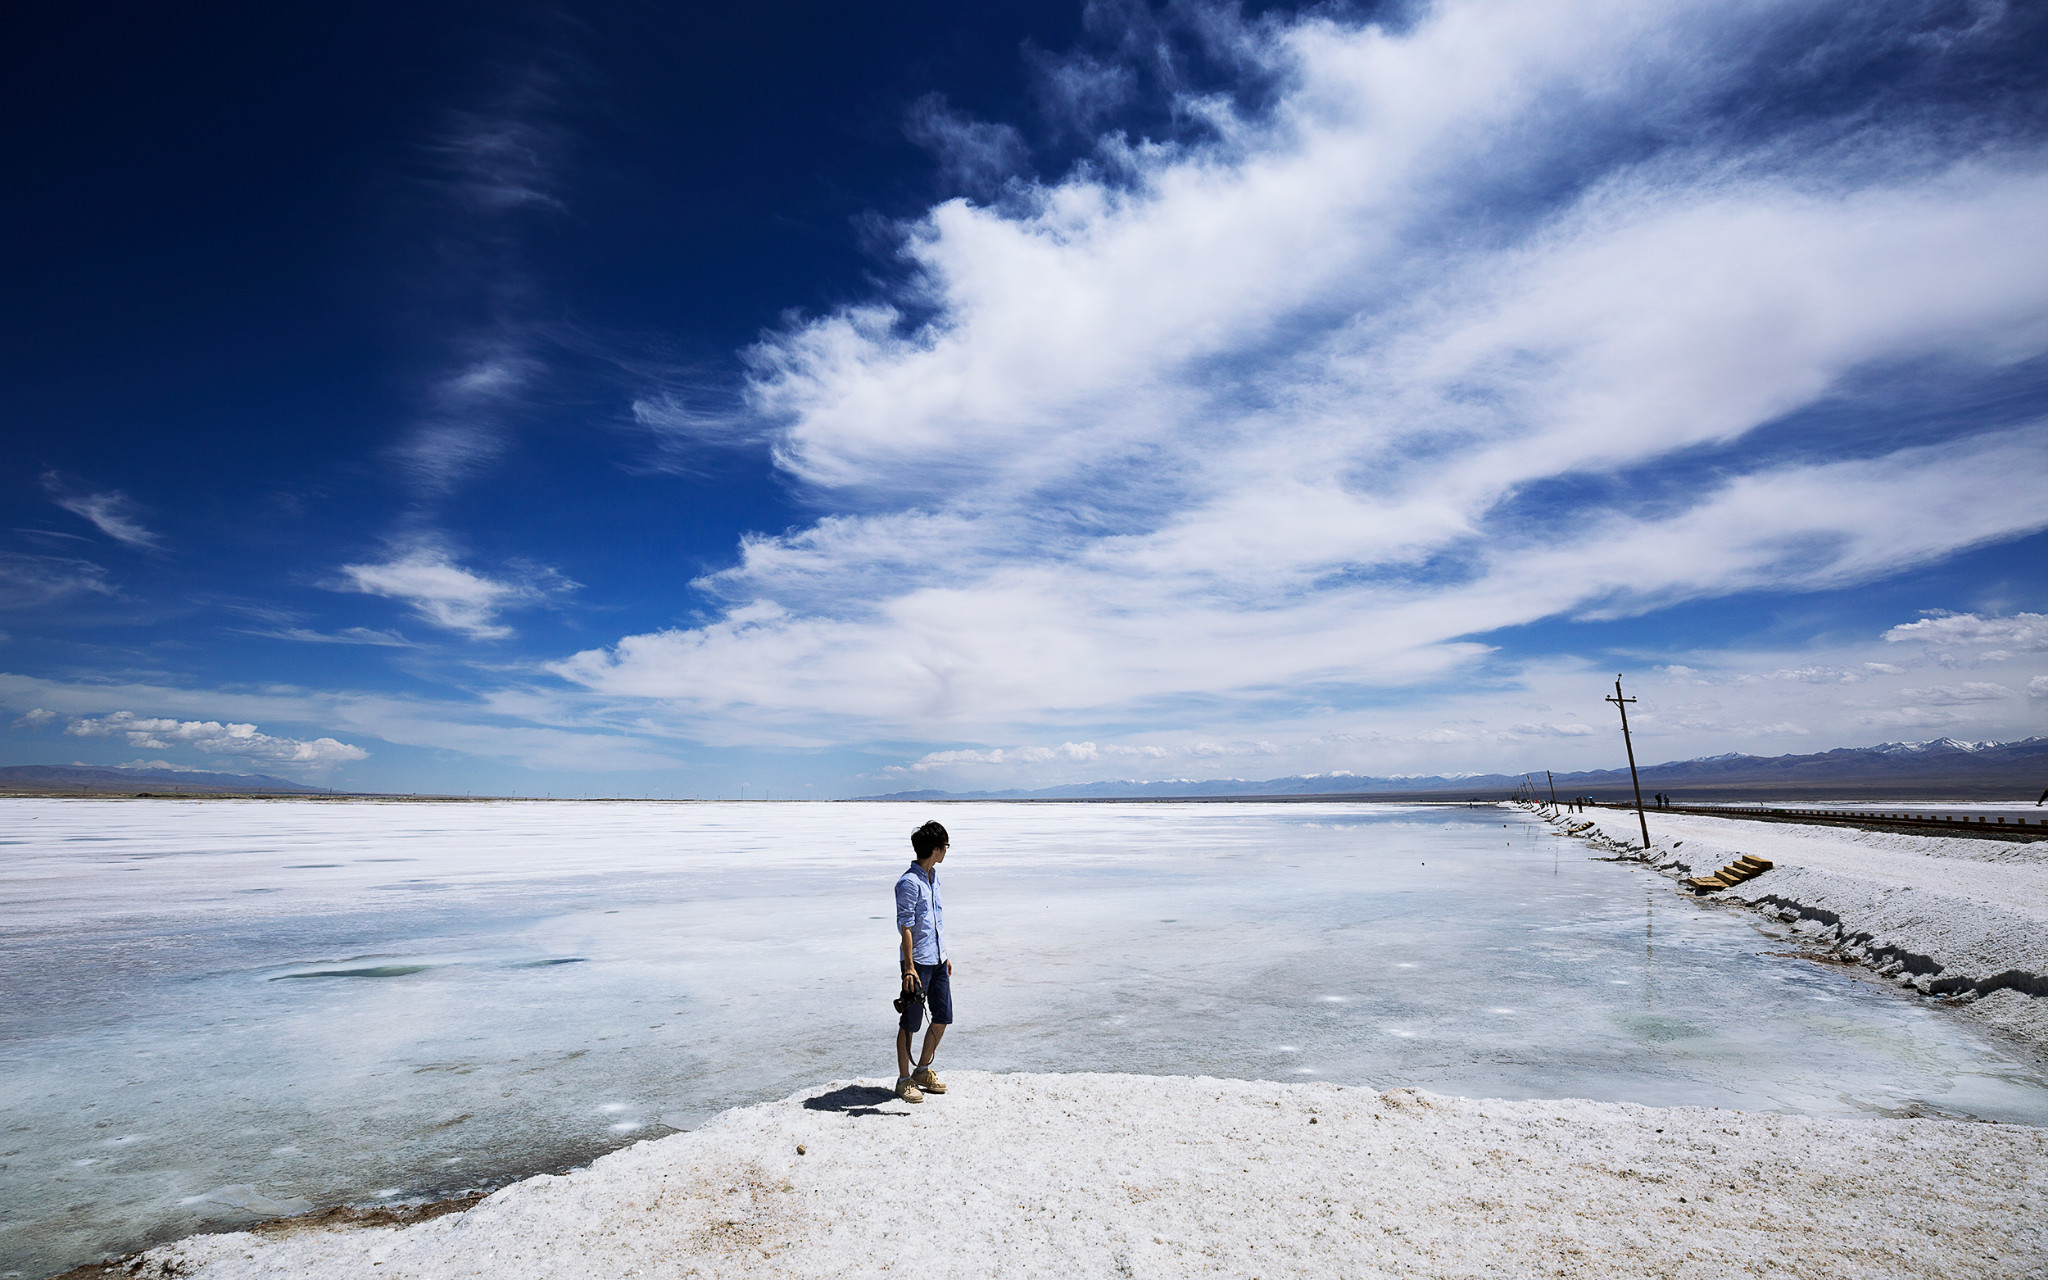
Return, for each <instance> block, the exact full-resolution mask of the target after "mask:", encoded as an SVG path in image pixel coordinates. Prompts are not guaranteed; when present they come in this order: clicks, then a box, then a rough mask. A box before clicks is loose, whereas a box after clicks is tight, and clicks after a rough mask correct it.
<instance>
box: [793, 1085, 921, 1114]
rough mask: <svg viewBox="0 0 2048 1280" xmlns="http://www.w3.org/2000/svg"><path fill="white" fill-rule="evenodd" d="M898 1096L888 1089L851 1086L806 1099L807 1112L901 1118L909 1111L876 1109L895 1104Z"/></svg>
mask: <svg viewBox="0 0 2048 1280" xmlns="http://www.w3.org/2000/svg"><path fill="white" fill-rule="evenodd" d="M895 1100H896V1095H895V1093H894V1092H892V1091H891V1090H888V1089H883V1088H880V1087H879V1086H876V1085H871V1084H850V1085H847V1086H845V1087H844V1088H839V1089H834V1090H832V1092H830V1093H821V1094H819V1095H818V1096H817V1097H815V1098H805V1099H804V1110H806V1111H837V1112H839V1113H840V1114H841V1115H848V1116H901V1115H908V1114H910V1113H909V1112H907V1111H878V1110H876V1109H875V1108H876V1107H877V1106H879V1105H880V1104H881V1103H884V1102H894V1101H895Z"/></svg>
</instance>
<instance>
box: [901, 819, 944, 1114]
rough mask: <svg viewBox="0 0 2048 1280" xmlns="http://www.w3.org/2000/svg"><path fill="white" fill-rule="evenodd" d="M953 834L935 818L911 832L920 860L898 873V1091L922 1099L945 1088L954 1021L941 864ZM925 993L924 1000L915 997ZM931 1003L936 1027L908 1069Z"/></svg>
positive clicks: (909, 1099)
mask: <svg viewBox="0 0 2048 1280" xmlns="http://www.w3.org/2000/svg"><path fill="white" fill-rule="evenodd" d="M949 843H950V837H948V836H947V835H946V829H945V828H944V827H942V826H940V825H939V824H938V823H936V822H927V823H925V824H924V825H923V826H921V827H919V828H918V829H917V830H915V831H913V832H911V833H910V847H911V850H912V851H913V852H914V853H916V855H917V861H916V862H913V863H911V864H910V867H909V869H908V870H906V871H905V872H904V873H903V874H902V875H900V876H898V877H897V878H896V932H897V934H898V940H899V942H900V943H901V950H902V957H901V958H902V961H903V997H904V998H903V1018H902V1020H901V1021H900V1022H899V1023H898V1024H897V1027H896V1096H897V1097H899V1098H901V1099H903V1100H904V1101H905V1102H923V1101H924V1095H925V1094H927V1093H944V1092H945V1091H946V1085H945V1082H944V1081H942V1080H940V1079H939V1077H938V1076H937V1075H936V1074H935V1073H934V1072H933V1071H932V1055H933V1054H936V1053H937V1052H938V1051H939V1041H941V1040H943V1039H945V1037H946V1028H947V1027H950V1026H952V1025H953V962H952V961H951V960H949V959H947V958H946V943H945V928H946V912H945V908H944V907H942V906H940V905H939V864H940V863H941V862H944V861H945V860H946V846H947V844H949ZM920 994H922V995H923V997H924V998H923V999H921V1000H920V999H918V998H917V997H918V996H919V995H920ZM927 1003H929V1004H930V1005H931V1008H932V1028H931V1030H929V1031H927V1032H925V1033H924V1051H923V1052H922V1053H920V1054H918V1056H917V1070H916V1071H915V1072H913V1071H912V1070H911V1069H910V1038H911V1036H913V1035H914V1034H916V1032H917V1025H918V1023H919V1022H920V1021H922V1020H923V1017H924V1006H925V1005H926V1004H927Z"/></svg>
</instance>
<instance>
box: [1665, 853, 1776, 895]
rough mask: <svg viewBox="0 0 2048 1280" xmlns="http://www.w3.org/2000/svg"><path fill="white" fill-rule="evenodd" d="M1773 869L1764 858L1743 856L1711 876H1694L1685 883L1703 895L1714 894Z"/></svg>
mask: <svg viewBox="0 0 2048 1280" xmlns="http://www.w3.org/2000/svg"><path fill="white" fill-rule="evenodd" d="M1770 869H1771V864H1770V863H1769V862H1767V861H1765V860H1764V859H1762V858H1754V857H1751V856H1750V855H1749V854H1746V853H1745V854H1743V855H1742V856H1741V857H1739V858H1737V859H1736V860H1735V861H1733V862H1731V863H1729V864H1728V865H1727V866H1725V867H1723V868H1721V869H1720V870H1719V871H1716V872H1715V873H1714V874H1712V875H1709V876H1694V877H1693V878H1692V879H1690V880H1687V881H1686V882H1685V883H1686V884H1688V885H1691V886H1692V887H1693V888H1695V889H1697V890H1699V891H1700V892H1701V893H1712V892H1713V891H1714V890H1716V889H1732V888H1734V887H1735V886H1736V885H1738V884H1741V883H1742V882H1743V881H1744V880H1751V879H1754V878H1756V877H1757V876H1760V875H1762V874H1763V873H1764V872H1766V871H1769V870H1770Z"/></svg>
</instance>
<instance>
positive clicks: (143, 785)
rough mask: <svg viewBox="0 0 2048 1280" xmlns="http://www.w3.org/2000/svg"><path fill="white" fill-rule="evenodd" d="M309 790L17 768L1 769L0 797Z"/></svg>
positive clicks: (202, 777) (248, 777)
mask: <svg viewBox="0 0 2048 1280" xmlns="http://www.w3.org/2000/svg"><path fill="white" fill-rule="evenodd" d="M326 790H327V788H325V787H309V786H306V785H305V784H304V783H300V782H288V781H286V780H285V779H283V778H273V777H271V776H269V775H268V774H262V773H207V772H205V771H203V770H194V769H121V768H115V767H104V768H102V767H96V766H91V765H59V764H17V765H8V766H5V767H0V793H6V792H13V793H15V794H20V793H22V792H34V793H37V794H40V795H49V794H53V793H54V794H69V795H134V794H135V793H137V792H142V791H146V792H149V793H151V794H158V793H161V794H165V795H229V794H232V795H320V794H323V793H325V792H326Z"/></svg>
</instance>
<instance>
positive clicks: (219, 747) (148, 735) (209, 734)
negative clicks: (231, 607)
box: [64, 711, 370, 765]
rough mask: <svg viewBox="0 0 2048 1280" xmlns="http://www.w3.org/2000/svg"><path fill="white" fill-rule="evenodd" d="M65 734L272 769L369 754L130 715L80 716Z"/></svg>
mask: <svg viewBox="0 0 2048 1280" xmlns="http://www.w3.org/2000/svg"><path fill="white" fill-rule="evenodd" d="M64 732H66V733H68V734H71V735H73V736H74V737H80V738H111V737H118V738H121V739H122V740H123V741H125V742H127V744H128V745H129V746H131V747H140V748H142V749H144V750H147V751H169V750H172V749H173V748H175V747H187V748H190V749H191V750H194V751H203V752H206V753H207V754H209V755H224V756H240V757H242V758H243V759H246V760H260V761H264V762H266V763H273V764H296V765H335V764H343V763H346V762H348V761H351V760H362V759H366V758H368V756H369V754H370V753H369V752H367V751H365V750H363V749H362V748H361V747H357V746H351V745H350V744H348V743H346V742H341V741H338V740H336V739H334V738H313V739H310V740H306V739H299V738H277V737H272V736H271V735H269V734H267V733H260V732H258V731H257V729H256V726H255V725H253V724H223V723H221V722H220V721H218V720H173V719H169V718H167V717H152V716H138V715H136V714H135V713H134V712H132V711H116V712H114V713H113V714H112V715H107V716H99V717H90V716H82V717H79V718H77V719H74V720H73V721H72V722H71V723H70V724H69V725H68V726H66V727H65V730H64Z"/></svg>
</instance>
